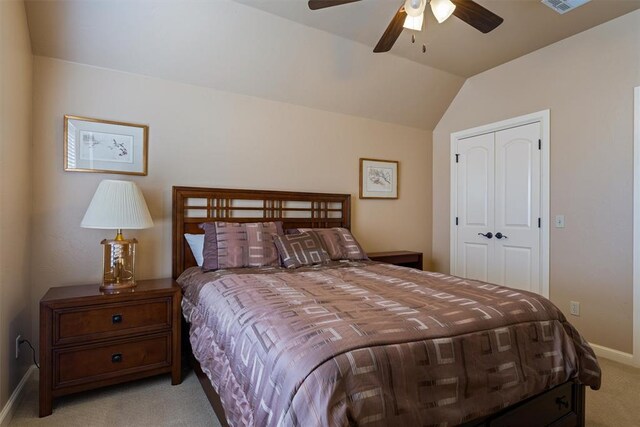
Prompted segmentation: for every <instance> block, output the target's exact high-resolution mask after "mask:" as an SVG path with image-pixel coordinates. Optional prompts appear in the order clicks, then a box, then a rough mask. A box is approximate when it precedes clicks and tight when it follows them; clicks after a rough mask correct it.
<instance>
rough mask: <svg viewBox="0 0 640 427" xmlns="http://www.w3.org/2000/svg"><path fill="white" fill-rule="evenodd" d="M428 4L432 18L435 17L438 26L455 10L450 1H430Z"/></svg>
mask: <svg viewBox="0 0 640 427" xmlns="http://www.w3.org/2000/svg"><path fill="white" fill-rule="evenodd" d="M430 3H431V11H432V12H433V16H435V17H436V20H437V21H438V23H439V24H442V23H443V22H444V21H446V20H447V19H448V18H449V17H450V16H451V14H452V13H453V11H454V10H455V9H456V5H455V4H453V3H452V2H451V0H431V2H430Z"/></svg>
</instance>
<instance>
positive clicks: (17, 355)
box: [16, 334, 22, 359]
mask: <svg viewBox="0 0 640 427" xmlns="http://www.w3.org/2000/svg"><path fill="white" fill-rule="evenodd" d="M21 341H22V335H20V334H18V336H17V337H16V359H17V358H19V357H20V342H21Z"/></svg>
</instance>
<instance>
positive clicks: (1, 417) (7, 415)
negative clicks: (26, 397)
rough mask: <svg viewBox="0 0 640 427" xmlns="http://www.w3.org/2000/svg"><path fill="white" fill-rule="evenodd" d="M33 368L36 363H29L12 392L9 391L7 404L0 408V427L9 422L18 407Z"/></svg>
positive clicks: (4, 426)
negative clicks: (9, 395)
mask: <svg viewBox="0 0 640 427" xmlns="http://www.w3.org/2000/svg"><path fill="white" fill-rule="evenodd" d="M35 369H36V365H31V366H30V367H29V369H27V372H25V374H24V376H23V377H22V379H21V380H20V382H19V383H18V386H17V387H16V389H15V390H13V393H11V397H9V400H8V401H7V404H6V405H4V408H2V411H1V412H0V427H6V426H8V425H9V423H10V422H11V418H13V414H14V413H15V411H16V409H18V404H19V403H20V401H21V400H22V392H23V390H24V386H25V385H26V384H27V381H29V378H31V374H32V373H33V371H34V370H35Z"/></svg>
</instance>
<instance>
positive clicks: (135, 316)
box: [40, 279, 182, 417]
mask: <svg viewBox="0 0 640 427" xmlns="http://www.w3.org/2000/svg"><path fill="white" fill-rule="evenodd" d="M181 296H182V294H181V290H180V287H179V286H178V285H177V284H176V283H175V281H174V280H172V279H156V280H140V281H138V282H137V286H136V287H135V288H133V289H131V290H129V291H125V292H123V293H120V294H115V295H104V294H103V293H101V292H100V285H98V284H96V285H83V286H64V287H57V288H51V289H49V291H48V292H47V293H46V294H45V296H44V297H43V298H42V300H40V416H41V417H44V416H47V415H50V414H51V412H52V403H53V399H54V398H56V397H59V396H63V395H66V394H70V393H77V392H79V391H84V390H89V389H94V388H97V387H103V386H108V385H112V384H117V383H122V382H126V381H131V380H136V379H139V378H144V377H149V376H152V375H158V374H162V373H169V372H170V373H171V383H172V384H180V382H181V381H182V378H181V371H180V369H181V365H180V326H181V322H180V313H181V309H180V301H181Z"/></svg>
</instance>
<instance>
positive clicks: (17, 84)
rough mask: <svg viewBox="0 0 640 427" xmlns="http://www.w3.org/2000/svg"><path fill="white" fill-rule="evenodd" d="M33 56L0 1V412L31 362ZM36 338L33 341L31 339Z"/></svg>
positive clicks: (18, 21)
mask: <svg viewBox="0 0 640 427" xmlns="http://www.w3.org/2000/svg"><path fill="white" fill-rule="evenodd" d="M32 68H33V58H32V56H31V46H30V42H29V32H28V28H27V20H26V14H25V11H24V5H23V3H22V1H1V2H0V325H2V326H1V327H0V411H1V410H2V408H3V407H4V405H5V404H6V403H7V400H8V399H9V396H10V395H11V393H12V392H13V390H14V389H15V387H16V385H17V384H18V382H19V381H20V378H21V377H22V376H23V375H24V373H25V371H26V369H27V367H28V366H29V365H30V364H31V354H30V353H29V350H28V348H27V346H26V345H25V346H23V348H22V350H23V352H22V356H21V357H20V359H19V360H16V359H15V358H14V357H13V352H14V346H15V338H16V335H17V334H22V335H23V336H24V337H25V338H28V339H30V340H31V341H32V342H33V341H34V339H33V338H34V336H33V335H31V333H30V332H31V331H30V329H31V317H30V311H29V308H30V306H29V295H30V288H29V270H28V260H29V243H28V242H29V235H30V233H29V220H30V214H31V194H30V185H31V184H30V178H29V177H30V157H31V135H30V130H31V81H32ZM35 341H37V340H35Z"/></svg>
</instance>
